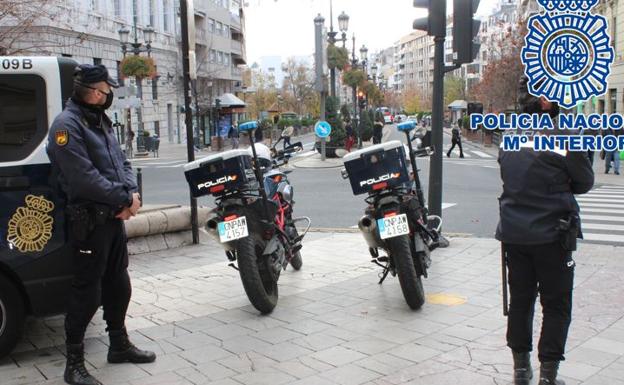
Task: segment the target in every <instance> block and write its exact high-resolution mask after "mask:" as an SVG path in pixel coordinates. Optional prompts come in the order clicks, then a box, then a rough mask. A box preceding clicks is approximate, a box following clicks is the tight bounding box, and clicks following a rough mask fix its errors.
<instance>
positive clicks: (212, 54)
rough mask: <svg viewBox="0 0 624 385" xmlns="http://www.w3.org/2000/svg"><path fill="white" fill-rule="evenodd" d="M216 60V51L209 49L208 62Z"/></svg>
mask: <svg viewBox="0 0 624 385" xmlns="http://www.w3.org/2000/svg"><path fill="white" fill-rule="evenodd" d="M216 60H217V52H216V51H215V50H214V49H211V50H210V62H211V63H214V62H215V61H216Z"/></svg>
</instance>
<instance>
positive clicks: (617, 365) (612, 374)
mask: <svg viewBox="0 0 624 385" xmlns="http://www.w3.org/2000/svg"><path fill="white" fill-rule="evenodd" d="M599 374H600V375H601V376H604V377H609V378H615V379H624V361H622V359H619V360H618V361H616V362H613V363H612V364H611V365H608V366H607V367H606V368H604V369H602V370H601V371H600V373H599Z"/></svg>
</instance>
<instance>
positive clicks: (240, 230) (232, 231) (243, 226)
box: [217, 217, 249, 243]
mask: <svg viewBox="0 0 624 385" xmlns="http://www.w3.org/2000/svg"><path fill="white" fill-rule="evenodd" d="M217 229H218V230H219V240H220V241H221V243H225V242H229V241H233V240H235V239H240V238H245V237H246V236H248V235H249V230H248V229H247V218H245V217H238V218H236V219H232V220H231V221H226V222H219V224H218V225H217Z"/></svg>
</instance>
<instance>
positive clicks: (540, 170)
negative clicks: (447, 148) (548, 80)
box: [496, 77, 594, 385]
mask: <svg viewBox="0 0 624 385" xmlns="http://www.w3.org/2000/svg"><path fill="white" fill-rule="evenodd" d="M526 83H527V79H526V77H523V78H522V79H521V81H520V90H519V104H520V105H521V112H525V113H530V114H532V113H536V114H549V115H550V116H552V117H555V116H557V114H558V110H559V108H558V106H557V105H556V104H555V103H551V102H548V101H546V100H545V99H544V98H536V97H534V96H532V95H530V94H529V93H528V91H527V85H526ZM545 134H547V133H545ZM553 134H554V133H553ZM499 163H500V168H501V178H502V180H503V193H502V195H501V197H500V221H499V224H498V228H497V231H496V239H498V240H500V241H501V242H502V248H503V249H502V250H503V260H504V261H505V262H506V263H507V265H508V268H509V275H508V277H509V287H510V293H511V302H510V308H509V318H508V323H507V345H508V346H509V347H510V348H511V350H512V352H513V360H514V384H516V385H520V384H523V385H528V384H529V383H530V381H531V377H532V370H531V365H530V359H529V352H530V351H531V350H532V348H533V344H532V336H533V330H532V326H533V313H534V307H535V300H536V297H537V293H539V295H540V302H541V304H542V309H543V323H542V330H541V335H540V339H539V345H538V358H539V361H540V363H541V368H540V378H539V385H548V384H556V385H563V384H564V383H563V381H561V380H557V370H558V367H559V361H562V360H563V359H564V350H565V343H566V339H567V334H568V328H569V326H570V321H571V315H572V284H573V278H574V261H573V260H572V251H574V250H576V238H577V237H581V230H580V220H579V216H578V214H579V206H578V204H577V202H576V199H575V198H574V194H584V193H586V192H588V191H589V190H590V189H591V188H592V186H593V184H594V173H593V170H592V167H591V164H590V162H589V158H588V157H587V153H586V152H574V151H568V152H567V153H558V152H550V151H534V150H533V149H532V148H523V149H521V150H520V151H501V153H500V156H499Z"/></svg>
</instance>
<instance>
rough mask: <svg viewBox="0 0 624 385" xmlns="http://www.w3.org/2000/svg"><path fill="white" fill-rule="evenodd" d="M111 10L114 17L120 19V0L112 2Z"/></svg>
mask: <svg viewBox="0 0 624 385" xmlns="http://www.w3.org/2000/svg"><path fill="white" fill-rule="evenodd" d="M113 8H114V12H115V16H116V17H121V0H113Z"/></svg>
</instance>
